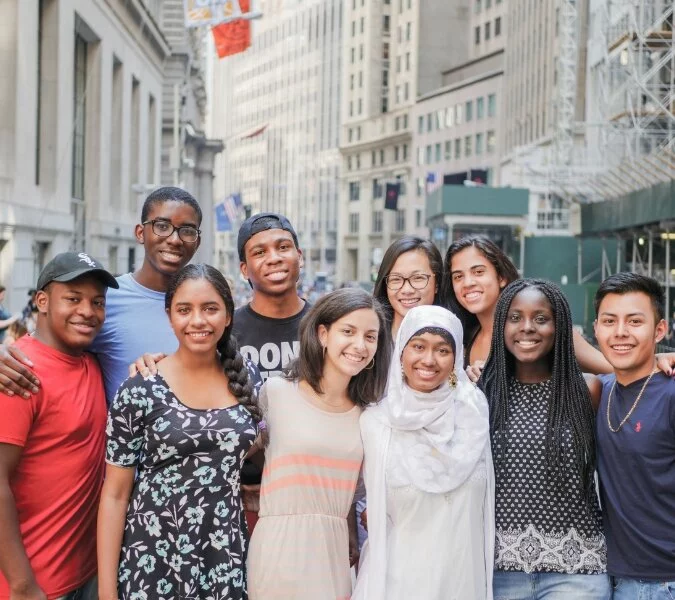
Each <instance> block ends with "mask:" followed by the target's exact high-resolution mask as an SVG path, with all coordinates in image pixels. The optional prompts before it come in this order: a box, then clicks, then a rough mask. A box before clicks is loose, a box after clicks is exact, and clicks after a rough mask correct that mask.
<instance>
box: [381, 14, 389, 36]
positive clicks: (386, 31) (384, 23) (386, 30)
mask: <svg viewBox="0 0 675 600" xmlns="http://www.w3.org/2000/svg"><path fill="white" fill-rule="evenodd" d="M390 26H391V22H390V19H389V15H384V16H383V17H382V33H383V34H384V35H389V34H390V32H391V30H390Z"/></svg>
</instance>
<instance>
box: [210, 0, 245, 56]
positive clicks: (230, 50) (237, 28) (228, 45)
mask: <svg viewBox="0 0 675 600" xmlns="http://www.w3.org/2000/svg"><path fill="white" fill-rule="evenodd" d="M239 7H240V9H241V12H242V13H247V12H249V9H250V4H249V0H239ZM211 32H212V33H213V42H214V44H215V46H216V54H218V58H225V57H226V56H232V55H233V54H238V53H239V52H244V51H245V50H246V49H247V48H248V47H249V46H250V45H251V22H250V21H248V20H246V19H237V20H236V21H231V22H230V23H221V24H220V25H216V26H215V27H213V28H212V29H211Z"/></svg>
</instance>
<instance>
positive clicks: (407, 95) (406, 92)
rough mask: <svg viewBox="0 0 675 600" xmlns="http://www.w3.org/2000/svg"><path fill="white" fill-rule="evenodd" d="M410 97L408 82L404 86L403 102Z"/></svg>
mask: <svg viewBox="0 0 675 600" xmlns="http://www.w3.org/2000/svg"><path fill="white" fill-rule="evenodd" d="M409 97H410V84H409V83H408V82H407V81H406V82H405V83H404V84H403V100H404V101H407V100H408V98H409Z"/></svg>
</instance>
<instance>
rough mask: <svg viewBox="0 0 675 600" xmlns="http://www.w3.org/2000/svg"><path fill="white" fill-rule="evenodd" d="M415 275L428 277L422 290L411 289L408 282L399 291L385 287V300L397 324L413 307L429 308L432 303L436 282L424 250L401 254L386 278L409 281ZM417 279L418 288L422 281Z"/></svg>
mask: <svg viewBox="0 0 675 600" xmlns="http://www.w3.org/2000/svg"><path fill="white" fill-rule="evenodd" d="M415 275H420V276H422V275H428V276H430V277H429V279H428V281H427V283H426V284H425V285H424V287H423V288H422V289H415V288H413V286H412V285H411V283H410V281H406V282H405V283H404V284H403V287H402V288H400V289H399V290H392V289H389V286H387V299H388V300H389V304H391V308H392V309H393V311H394V315H395V317H396V318H395V320H396V321H397V322H399V323H400V322H401V321H402V320H403V317H405V315H406V314H407V312H408V311H409V310H410V309H411V308H413V307H414V306H430V305H432V304H433V303H434V297H435V296H436V290H437V289H438V282H437V281H436V278H435V277H434V272H433V271H432V270H431V264H430V262H429V257H428V256H427V254H426V252H424V250H410V251H409V252H404V253H403V254H401V255H400V256H399V257H398V258H397V259H396V262H395V263H394V265H393V266H392V268H391V271H389V274H388V275H387V277H388V278H396V277H397V276H398V277H405V278H407V279H409V278H411V277H414V276H415ZM418 279H420V283H419V284H417V287H420V286H421V285H422V284H423V283H424V281H423V278H421V277H418Z"/></svg>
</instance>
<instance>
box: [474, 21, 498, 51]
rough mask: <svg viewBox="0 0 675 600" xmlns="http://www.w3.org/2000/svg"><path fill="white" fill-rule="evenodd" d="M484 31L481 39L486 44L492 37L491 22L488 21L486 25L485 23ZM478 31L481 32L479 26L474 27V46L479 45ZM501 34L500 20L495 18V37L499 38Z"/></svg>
mask: <svg viewBox="0 0 675 600" xmlns="http://www.w3.org/2000/svg"><path fill="white" fill-rule="evenodd" d="M484 29H485V34H484V38H483V39H484V40H485V41H486V42H487V41H488V40H489V39H490V38H491V37H492V21H488V22H487V23H485V25H484ZM480 30H481V27H480V25H478V26H476V28H475V29H474V33H473V38H474V39H473V41H474V43H475V44H476V46H478V45H479V44H480ZM501 34H502V18H501V17H497V18H496V19H495V37H499V36H500V35H501Z"/></svg>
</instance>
